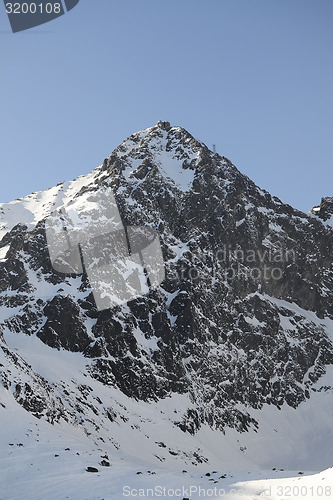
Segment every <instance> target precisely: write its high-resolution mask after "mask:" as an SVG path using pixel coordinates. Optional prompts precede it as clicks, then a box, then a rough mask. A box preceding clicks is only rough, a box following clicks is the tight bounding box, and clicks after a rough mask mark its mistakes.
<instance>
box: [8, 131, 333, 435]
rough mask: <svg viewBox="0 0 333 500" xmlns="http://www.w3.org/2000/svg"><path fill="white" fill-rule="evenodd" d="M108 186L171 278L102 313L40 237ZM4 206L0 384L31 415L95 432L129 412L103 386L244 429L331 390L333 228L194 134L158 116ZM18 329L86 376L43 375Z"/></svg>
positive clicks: (190, 423) (190, 429)
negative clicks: (49, 223) (154, 235)
mask: <svg viewBox="0 0 333 500" xmlns="http://www.w3.org/2000/svg"><path fill="white" fill-rule="evenodd" d="M100 189H103V190H104V192H105V190H106V191H107V190H109V192H110V193H111V192H112V193H114V195H115V198H116V201H117V205H118V209H119V212H120V215H121V218H122V221H123V224H124V226H125V227H127V226H146V227H148V228H152V229H154V230H155V231H157V232H158V234H159V238H160V243H161V247H162V251H163V258H164V262H165V272H166V274H165V280H164V281H163V282H162V283H161V285H160V286H158V287H155V288H151V290H150V292H149V293H148V294H147V295H145V296H142V297H139V298H135V299H133V300H131V301H129V302H128V303H126V304H122V305H119V306H116V307H114V308H112V309H107V310H103V311H100V310H98V309H97V308H96V305H95V303H94V298H93V294H92V290H91V286H90V283H89V280H88V279H87V276H86V275H85V274H82V275H61V274H59V273H57V272H55V271H54V269H53V268H52V265H51V262H50V258H49V252H48V247H47V241H46V237H45V219H46V217H47V216H48V215H49V214H50V213H51V212H52V211H53V210H54V209H55V208H59V207H67V208H70V207H73V206H74V207H75V210H77V211H80V209H81V208H82V207H85V206H87V203H89V200H90V198H91V196H92V195H93V193H96V192H98V190H100ZM326 205H327V203H326V202H325V207H326ZM80 207H81V208H80ZM325 207H324V206H321V207H320V214H321V215H320V214H319V216H320V217H321V218H322V219H323V220H327V218H328V215H327V210H328V209H327V210H326V208H325ZM0 215H1V232H2V239H1V242H0V249H1V250H0V251H1V254H0V255H1V261H0V301H1V303H0V305H1V312H0V314H1V316H0V318H1V326H0V328H1V330H0V332H1V335H0V342H1V344H0V347H1V349H2V359H3V360H4V361H3V363H2V365H0V370H2V383H3V385H4V387H5V389H6V390H7V391H11V392H12V394H13V397H14V398H15V399H16V400H17V402H18V403H19V404H20V405H22V406H24V408H25V409H26V410H27V411H29V412H31V413H33V414H34V415H35V416H38V417H39V418H47V419H48V420H49V421H50V422H54V421H61V419H65V420H66V421H67V422H76V424H80V425H82V426H83V428H84V429H85V430H86V432H90V433H94V435H95V436H98V435H99V432H100V429H101V428H103V426H106V425H107V424H106V423H107V422H108V421H109V422H112V421H114V420H116V419H117V414H118V418H119V415H122V418H123V419H125V418H129V417H128V415H127V416H126V417H125V416H124V415H125V414H124V409H123V410H120V409H119V408H118V410H119V411H118V413H117V411H116V410H115V408H114V407H113V405H112V404H110V402H109V401H101V400H100V401H98V399H100V398H97V396H96V395H94V391H92V390H91V388H90V389H89V387H90V385H92V382H91V384H90V382H89V381H94V382H93V383H94V384H95V383H99V384H102V385H103V387H104V388H107V387H108V388H110V389H112V390H114V389H115V390H117V391H119V393H122V394H124V395H125V396H127V397H128V398H131V399H133V400H136V401H138V402H140V401H142V402H146V403H147V404H150V405H153V404H155V403H157V402H159V401H161V400H167V399H168V398H169V397H170V396H174V395H180V396H181V397H183V398H188V399H187V400H188V405H187V406H186V405H185V406H184V407H182V408H181V409H180V410H179V411H178V412H173V414H172V415H171V416H169V417H168V418H169V420H171V422H172V423H173V425H175V426H177V427H178V428H179V429H181V431H183V432H184V433H190V434H195V433H196V432H197V431H198V430H199V429H200V428H201V426H202V425H209V426H210V427H211V428H213V429H220V430H222V431H223V432H225V430H226V429H227V428H230V427H232V428H234V429H236V430H238V431H240V432H243V431H246V430H249V429H257V428H258V426H259V427H260V422H258V418H257V417H254V414H255V415H258V413H255V412H253V410H256V409H263V408H264V407H266V406H267V405H273V406H275V407H277V408H281V407H282V406H284V405H287V406H289V407H291V408H297V407H298V406H299V405H300V404H301V403H302V402H305V401H307V400H311V398H312V397H313V394H314V393H316V392H318V391H328V390H329V391H331V387H330V386H327V384H326V385H325V387H324V386H323V384H321V380H322V377H323V376H324V375H325V373H326V372H327V367H328V366H329V365H331V364H333V344H332V339H333V267H332V264H333V258H332V255H333V231H332V229H331V228H330V227H329V226H328V225H326V226H325V225H324V224H323V223H322V221H321V220H320V219H318V218H317V217H314V216H310V215H306V214H304V213H302V212H299V211H297V210H295V209H294V208H292V207H291V206H289V205H285V204H283V203H282V202H281V201H280V200H279V199H277V198H276V197H274V196H271V195H270V194H269V193H268V192H266V191H263V190H262V189H260V188H259V187H258V186H256V185H255V184H254V183H253V182H252V181H251V180H250V179H248V178H247V177H246V176H244V175H242V174H241V173H240V172H239V171H238V170H237V168H236V167H235V166H234V165H233V164H232V163H231V162H230V161H229V160H228V159H227V158H225V157H222V156H220V155H218V154H216V153H213V152H212V151H210V150H209V149H208V148H207V147H206V146H205V145H204V144H203V143H201V142H200V141H197V140H196V139H195V138H193V137H192V136H191V135H190V134H189V133H188V132H187V131H186V130H184V129H182V128H180V127H171V126H170V124H168V123H167V122H159V123H158V124H157V126H155V127H152V128H150V129H147V130H144V131H141V132H138V133H136V134H133V135H132V136H130V137H129V138H128V139H127V140H125V141H124V142H123V143H122V144H121V145H120V146H118V147H117V148H116V149H115V150H114V152H113V153H112V154H111V156H110V157H109V158H107V159H105V160H104V162H103V165H102V166H100V167H98V168H97V169H95V170H94V171H92V173H91V174H89V175H87V176H83V177H80V178H78V179H76V180H75V181H73V182H67V183H62V184H59V185H58V186H56V187H54V188H52V189H49V190H47V191H45V192H43V193H35V194H32V195H30V196H28V197H26V198H24V199H22V200H16V201H15V202H12V203H9V204H3V205H2V206H1V208H0ZM102 216H103V214H102V213H101V217H102ZM14 336H16V337H15V339H16V340H15V342H14V341H13V338H14ZM23 336H24V338H26V336H29V337H31V338H33V339H34V340H33V342H37V343H40V342H41V343H43V344H45V345H46V346H49V347H50V348H53V349H54V350H58V351H59V354H60V353H63V352H64V351H70V352H73V353H76V356H79V357H80V360H81V361H80V363H81V364H82V370H83V372H84V374H85V377H86V380H87V384H85V385H84V386H83V385H82V384H81V385H80V386H78V385H77V384H75V383H74V382H73V381H71V382H70V383H69V382H68V381H66V378H65V374H62V373H61V372H59V378H58V380H57V381H52V382H50V380H48V374H47V373H43V374H41V373H38V365H36V366H37V368H35V367H34V366H30V365H29V364H28V362H27V361H26V360H25V359H24V352H23V351H20V349H18V350H16V351H15V348H14V347H13V346H14V344H15V345H17V338H19V337H20V338H23ZM58 351H57V352H58ZM80 366H81V365H80ZM21 379H22V380H21ZM20 380H21V381H20ZM69 384H71V389H69ZM332 384H333V381H332ZM103 390H104V389H103ZM122 411H123V413H122ZM92 429H93V430H92ZM96 439H97V437H96Z"/></svg>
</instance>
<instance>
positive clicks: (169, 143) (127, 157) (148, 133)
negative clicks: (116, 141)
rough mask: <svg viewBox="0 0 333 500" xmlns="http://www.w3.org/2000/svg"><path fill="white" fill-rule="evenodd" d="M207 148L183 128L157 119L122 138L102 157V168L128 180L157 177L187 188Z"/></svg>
mask: <svg viewBox="0 0 333 500" xmlns="http://www.w3.org/2000/svg"><path fill="white" fill-rule="evenodd" d="M208 153H209V150H208V148H207V146H205V145H204V144H203V143H202V142H200V141H198V140H196V139H195V138H194V137H193V136H192V135H191V134H190V133H189V132H187V130H185V129H184V128H181V127H178V126H171V125H170V123H169V122H166V121H159V122H157V124H156V125H155V126H153V127H150V128H147V129H145V130H142V131H139V132H136V133H134V134H132V135H130V136H129V137H128V138H127V139H126V140H125V141H123V142H122V143H121V144H120V145H119V146H118V147H117V148H116V149H115V150H114V151H113V153H112V154H111V155H110V157H109V158H108V159H106V160H105V162H104V165H103V168H102V169H103V170H108V171H109V172H110V173H112V176H113V177H115V176H117V175H120V176H121V177H123V178H125V179H126V181H127V182H128V183H132V184H133V182H137V181H138V180H139V181H142V180H143V179H145V178H147V176H148V177H159V178H160V179H161V180H162V178H163V179H164V180H166V181H167V182H170V181H171V184H172V185H173V186H174V187H176V188H178V189H180V190H181V191H185V192H186V191H188V190H189V189H190V188H191V186H192V184H193V180H194V173H195V170H196V167H197V165H198V163H199V162H200V160H201V159H202V157H203V156H205V155H207V154H208Z"/></svg>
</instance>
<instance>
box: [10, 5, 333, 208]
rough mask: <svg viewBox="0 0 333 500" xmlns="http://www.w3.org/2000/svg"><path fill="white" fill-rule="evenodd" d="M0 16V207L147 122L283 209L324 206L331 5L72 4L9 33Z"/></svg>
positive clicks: (332, 98) (92, 162) (332, 156)
mask: <svg viewBox="0 0 333 500" xmlns="http://www.w3.org/2000/svg"><path fill="white" fill-rule="evenodd" d="M0 9H1V10H0V37H1V38H0V39H1V42H2V44H1V47H2V49H1V73H2V78H1V84H0V85H1V89H2V104H1V114H0V127H1V134H0V137H1V148H0V162H1V163H0V165H1V169H2V178H3V182H2V183H1V186H0V202H5V201H10V200H12V199H15V198H18V197H22V196H24V195H27V194H29V193H30V192H33V191H37V190H41V189H45V188H47V187H50V186H53V185H55V184H57V183H58V182H59V181H63V180H70V179H73V178H75V177H77V176H79V175H81V174H84V173H88V172H89V171H91V170H92V169H93V168H95V167H96V166H97V165H100V164H101V163H102V162H103V160H104V158H105V157H106V156H108V155H110V154H111V152H112V151H113V149H114V148H115V147H117V146H118V145H119V144H120V143H121V142H122V141H123V140H124V139H126V137H128V136H129V135H130V134H132V133H134V132H137V131H138V130H143V129H145V128H147V127H151V126H154V125H155V124H156V123H157V121H158V120H167V121H170V123H171V125H173V126H175V125H178V126H181V127H184V128H185V129H186V130H188V131H189V132H190V133H191V134H192V135H193V136H194V137H195V138H197V139H198V140H200V141H203V142H204V143H206V144H207V146H208V147H209V148H210V149H212V148H213V144H215V145H216V150H217V152H218V153H220V154H221V155H224V156H226V157H228V158H229V159H230V160H231V161H232V162H233V163H234V164H235V165H236V166H237V168H238V169H239V170H240V171H241V172H243V173H244V174H246V175H248V176H249V177H250V178H251V179H252V180H253V181H254V182H256V184H258V185H259V186H260V187H262V188H264V189H267V190H268V191H270V192H271V193H272V194H273V195H276V196H278V197H279V198H280V199H281V200H282V201H283V202H285V203H289V204H291V205H293V206H295V207H296V208H299V209H301V210H304V211H306V210H309V209H310V208H311V207H312V206H313V205H315V204H318V203H319V202H320V198H321V197H322V196H325V195H328V196H329V195H331V196H332V195H333V192H332V189H333V187H332V186H333V182H332V181H333V169H332V165H333V161H332V160H333V141H332V115H333V93H332V88H333V65H332V64H331V60H332V48H333V30H332V28H331V23H332V14H333V3H332V2H331V0H319V1H317V2H314V1H312V0H311V1H310V0H293V1H292V2H291V1H290V0H278V1H277V0H251V1H249V0H232V1H231V0H208V1H203V0H182V1H181V2H179V0H177V1H176V0H169V1H168V2H156V0H142V1H138V0H127V1H126V2H114V1H112V0H98V2H91V1H87V0H81V1H80V2H79V4H78V5H77V6H76V7H75V9H73V10H72V11H70V12H69V13H67V14H66V15H64V16H62V17H60V18H58V19H56V20H54V21H52V22H50V23H48V24H45V25H43V26H41V27H39V28H35V29H31V30H28V31H25V32H21V33H16V34H13V33H11V32H10V26H9V22H8V19H7V16H6V14H5V10H4V6H3V4H2V3H1V5H0Z"/></svg>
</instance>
